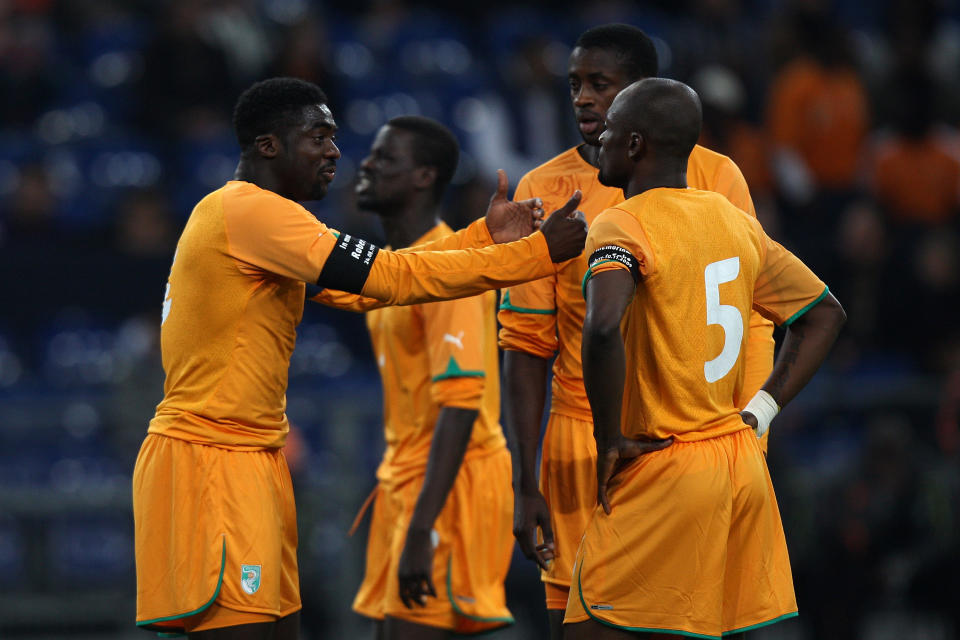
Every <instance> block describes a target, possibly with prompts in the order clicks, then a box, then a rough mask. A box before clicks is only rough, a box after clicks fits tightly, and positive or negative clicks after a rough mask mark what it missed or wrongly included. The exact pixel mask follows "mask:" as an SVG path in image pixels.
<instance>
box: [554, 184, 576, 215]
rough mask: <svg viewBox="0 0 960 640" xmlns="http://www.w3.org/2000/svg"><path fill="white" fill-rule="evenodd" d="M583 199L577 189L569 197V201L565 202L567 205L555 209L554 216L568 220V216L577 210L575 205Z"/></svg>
mask: <svg viewBox="0 0 960 640" xmlns="http://www.w3.org/2000/svg"><path fill="white" fill-rule="evenodd" d="M582 197H583V194H582V193H580V190H579V189H577V190H576V191H574V192H573V195H572V196H570V199H569V200H567V203H566V204H565V205H563V206H562V207H560V208H559V209H557V210H556V211H555V212H554V214H555V215H559V216H562V217H564V218H569V217H570V214H572V213H573V212H575V211H576V210H577V205H578V204H580V199H581V198H582Z"/></svg>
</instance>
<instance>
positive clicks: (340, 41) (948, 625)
mask: <svg viewBox="0 0 960 640" xmlns="http://www.w3.org/2000/svg"><path fill="white" fill-rule="evenodd" d="M612 21H623V22H629V23H632V24H635V25H637V26H640V27H641V28H643V29H645V30H646V31H647V32H648V33H649V34H650V35H651V36H652V37H654V39H655V41H656V45H657V47H658V49H659V53H660V73H661V74H662V75H665V76H668V77H673V78H677V79H680V80H683V81H685V82H687V83H689V84H691V85H692V86H693V87H694V88H695V89H696V90H697V91H698V92H699V93H700V96H701V98H702V100H703V103H704V114H705V123H704V130H703V143H704V144H706V145H707V146H709V147H711V148H713V149H715V150H717V151H720V152H722V153H725V154H728V155H730V156H732V157H733V159H734V160H735V161H736V162H737V163H738V165H739V166H740V167H741V169H742V170H743V173H744V174H745V176H746V179H747V182H748V184H749V186H750V188H751V191H752V194H753V198H754V200H755V202H756V207H757V212H758V215H759V217H760V219H761V221H762V222H763V224H764V225H765V227H766V229H767V230H768V232H769V233H770V234H771V235H772V236H773V237H775V238H777V239H778V240H780V241H781V242H782V243H783V244H785V245H786V246H787V247H788V248H790V249H792V250H793V251H794V252H795V253H797V254H798V255H799V256H800V257H801V258H803V259H804V260H805V261H806V262H807V263H808V264H809V265H810V266H811V267H812V268H813V269H814V270H815V271H816V272H817V273H818V274H820V275H821V277H822V278H823V279H824V280H825V281H826V282H827V283H828V284H829V285H830V288H831V290H832V291H833V292H834V293H835V294H836V295H837V297H838V298H839V299H840V300H841V302H842V303H843V304H844V305H845V307H846V310H847V313H848V314H849V318H850V319H849V322H848V324H847V326H846V329H845V331H844V334H843V335H842V336H841V338H840V341H839V342H838V344H837V346H836V348H835V349H834V351H833V354H832V356H831V359H830V361H829V363H828V365H827V366H826V367H825V369H824V370H823V371H822V372H821V373H820V374H819V375H818V376H817V377H816V378H815V379H814V380H813V382H812V383H811V385H810V386H809V388H808V389H807V391H805V392H804V393H803V394H802V395H801V396H800V398H799V399H798V400H797V401H796V403H795V404H794V405H793V406H791V407H790V408H789V409H788V410H787V411H785V412H784V413H783V414H782V416H781V417H780V418H779V419H778V420H777V424H776V427H775V428H774V430H773V437H772V439H771V446H770V457H769V463H770V467H771V472H772V474H773V477H774V483H775V486H776V488H777V492H778V497H779V501H780V507H781V512H782V514H783V519H784V524H785V528H786V532H787V539H788V542H789V545H790V551H791V556H792V559H793V569H794V576H795V580H796V587H797V594H798V599H799V603H800V608H801V616H800V618H799V619H797V620H795V621H791V622H788V623H784V624H780V625H775V626H774V627H771V628H768V629H766V630H764V631H761V632H757V633H756V634H754V637H756V638H783V639H796V640H801V639H803V640H806V639H818V640H819V639H832V638H846V639H869V640H885V639H888V638H890V639H893V638H897V639H904V638H917V639H923V640H928V639H929V640H939V639H946V638H957V637H960V584H958V583H960V578H958V576H960V560H958V555H960V552H958V547H960V542H958V540H960V323H958V320H957V318H958V311H960V309H958V306H960V264H958V262H960V250H958V245H960V235H958V228H960V224H958V212H960V138H958V134H957V127H958V126H960V107H958V105H960V6H958V1H957V0H940V1H937V0H874V1H872V2H871V1H866V0H838V1H836V2H829V1H827V0H656V1H651V2H646V3H626V2H607V1H604V0H594V1H591V2H589V3H570V2H552V3H550V6H549V7H546V6H538V5H535V4H533V3H530V4H524V3H519V2H500V1H497V0H491V1H487V2H483V3H476V6H474V7H473V8H470V7H461V8H460V9H456V10H454V9H451V8H449V7H448V6H447V4H446V3H443V2H439V1H437V2H433V3H429V2H424V3H416V2H404V1H402V0H380V1H377V0H374V1H369V0H359V1H357V2H352V3H346V2H331V3H319V2H310V1H307V0H169V1H164V2H161V1H150V0H0V95H2V99H0V300H2V301H3V302H2V311H0V637H2V638H61V637H68V636H69V637H73V638H146V637H149V636H148V635H146V634H145V632H142V631H138V630H136V629H135V628H134V627H133V619H134V607H133V599H134V592H135V581H134V574H133V527H132V518H131V510H130V509H131V508H130V476H131V471H132V467H133V462H134V459H135V456H136V453H137V449H138V447H139V444H140V442H141V440H142V439H143V436H144V434H145V430H146V425H147V422H148V421H149V419H150V418H151V417H152V414H153V410H154V407H155V406H156V404H157V403H158V402H159V401H160V399H161V396H162V384H163V372H162V369H161V366H160V358H159V351H158V330H159V322H160V306H161V301H162V298H163V290H164V285H165V281H166V276H167V272H168V270H169V265H170V259H171V256H172V253H173V247H174V245H175V243H176V240H177V237H178V235H179V232H180V229H181V228H182V226H183V224H184V222H185V220H186V218H187V216H188V215H189V213H190V210H191V208H192V207H193V205H194V203H195V202H196V201H197V200H198V199H199V198H201V197H202V196H203V195H205V194H206V193H207V192H209V191H210V190H213V189H215V188H217V187H219V186H221V185H222V183H223V182H224V181H225V180H227V179H229V178H230V177H231V176H232V173H233V170H234V167H235V165H236V159H237V153H238V148H237V145H236V142H235V141H234V139H233V135H232V131H231V125H230V115H231V110H232V105H233V103H234V101H235V99H236V98H237V96H238V95H239V93H240V92H241V91H242V90H243V89H244V88H246V87H247V86H248V85H249V84H250V83H251V82H253V81H255V80H257V79H261V78H263V77H267V76H272V75H293V76H299V77H302V78H305V79H308V80H311V81H314V82H316V83H317V84H319V85H320V86H321V87H323V88H324V90H325V91H326V92H327V93H328V95H329V96H330V101H331V107H332V109H333V112H334V114H335V116H336V117H337V119H338V121H339V123H340V126H341V131H340V134H339V142H338V143H339V144H340V146H341V149H342V151H343V159H342V160H341V162H340V165H339V171H338V176H337V179H336V182H335V183H334V185H333V188H332V189H331V192H330V195H329V196H328V197H327V199H326V200H324V201H323V202H318V203H308V204H309V206H310V208H311V210H313V211H314V212H316V213H317V215H318V216H320V217H321V218H322V219H323V220H325V221H326V222H327V223H328V224H331V225H332V226H334V227H338V228H341V229H344V230H348V231H353V232H357V233H360V234H363V235H365V236H367V237H370V238H371V239H380V240H382V234H381V231H380V229H379V227H378V224H377V223H376V222H375V220H374V219H373V218H372V217H371V216H367V215H362V214H358V213H356V212H355V208H354V205H353V202H352V196H351V192H352V189H351V187H352V184H353V174H354V169H355V167H356V166H357V164H358V162H359V161H360V160H361V159H362V158H363V156H364V155H365V151H366V149H367V147H368V145H369V143H370V141H371V139H372V136H373V134H374V132H375V131H376V129H377V128H378V127H379V126H380V125H381V124H382V123H383V122H384V121H385V120H386V119H388V118H390V117H392V116H395V115H400V114H407V113H419V114H422V115H426V116H430V117H433V118H437V119H438V120H440V121H441V122H444V123H445V124H447V125H448V126H450V127H451V128H452V129H453V130H454V132H455V133H456V134H457V136H458V137H459V139H460V141H461V144H462V146H463V150H464V152H463V155H462V159H461V163H460V167H459V169H458V171H457V175H456V178H455V184H454V185H453V188H452V189H451V191H450V194H449V197H448V201H447V203H446V204H447V207H446V211H447V215H448V219H449V221H450V222H451V223H452V224H453V225H455V226H462V225H464V224H466V223H467V222H469V221H470V220H471V219H472V218H474V217H476V216H477V215H479V214H480V213H481V212H482V211H483V210H484V208H485V203H486V200H487V198H488V197H489V195H490V193H491V192H492V183H493V180H492V178H493V176H494V171H495V170H496V168H498V167H503V168H505V169H506V170H507V172H508V175H509V176H510V178H511V182H512V184H516V181H517V180H518V179H519V178H520V176H521V175H522V174H523V173H524V172H525V171H527V170H529V169H531V168H533V167H534V166H536V165H538V164H540V163H541V162H543V161H545V160H547V159H549V158H550V157H552V156H553V155H555V154H556V153H558V152H560V151H562V150H563V149H566V148H568V147H569V146H571V145H573V144H575V143H577V142H578V141H579V139H578V134H577V132H576V128H575V125H574V122H573V116H572V109H571V107H570V100H569V95H568V93H567V89H566V62H567V56H568V54H569V51H570V46H571V44H572V43H573V42H574V40H575V39H576V37H577V35H578V34H579V33H580V32H581V31H583V30H584V29H586V28H587V27H590V26H593V25H596V24H600V23H604V22H612ZM331 397H336V398H338V399H339V400H340V401H339V402H338V403H336V404H334V405H332V406H331V405H330V404H329V403H321V402H320V400H321V398H331ZM288 413H289V416H290V418H291V420H292V422H293V423H294V424H295V426H296V430H295V431H294V433H293V434H292V436H291V441H290V444H289V446H288V449H287V453H288V457H289V459H290V463H291V467H292V468H293V472H294V475H295V484H296V490H297V500H298V508H299V523H300V563H301V564H300V567H301V582H302V591H303V600H304V615H303V621H304V638H305V639H306V640H310V639H315V638H340V637H346V636H348V635H349V636H350V637H368V634H369V633H370V626H369V625H368V624H367V623H366V622H364V621H363V620H362V619H360V618H359V617H358V616H355V615H354V614H352V613H351V612H350V610H349V604H350V601H351V599H352V597H353V594H354V592H355V590H356V588H357V586H358V585H359V582H360V578H361V576H362V563H363V548H364V544H365V540H364V537H365V533H364V531H365V528H361V533H360V534H358V535H357V536H354V537H353V538H348V537H347V530H348V528H349V525H350V522H351V520H352V518H353V516H354V514H355V512H356V510H357V508H358V507H359V506H360V504H361V503H362V502H363V499H364V497H365V496H366V495H367V493H368V492H369V491H370V490H371V489H372V487H373V485H374V475H373V473H374V469H375V466H376V464H377V462H378V461H379V457H380V454H381V451H382V447H383V444H382V434H381V428H380V388H379V380H378V377H377V372H376V368H375V366H374V365H373V362H372V358H371V356H370V348H369V344H368V339H367V336H366V331H365V329H364V327H363V323H362V318H361V317H359V316H354V315H351V314H347V313H342V312H335V311H332V310H328V309H324V308H320V307H318V306H317V305H309V306H308V308H307V311H306V313H305V316H304V322H303V324H302V326H301V327H300V334H299V340H298V344H297V348H296V352H295V353H294V356H293V361H292V362H291V366H290V392H289V410H288ZM508 593H509V602H510V603H511V606H512V608H513V610H514V613H515V616H516V618H517V625H516V626H515V627H514V628H513V629H510V630H507V631H504V632H501V633H500V634H498V635H497V636H496V637H500V638H504V639H505V640H506V639H508V638H509V639H513V638H537V637H545V635H544V634H545V619H544V615H543V612H542V606H543V604H542V603H543V592H542V589H541V587H540V584H539V581H538V579H537V575H536V571H535V570H534V569H533V566H532V565H531V564H530V563H529V562H528V561H526V560H525V559H523V558H522V557H521V556H520V555H519V554H517V555H515V558H514V563H513V567H512V570H511V574H510V580H509V583H508Z"/></svg>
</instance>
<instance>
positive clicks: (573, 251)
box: [488, 190, 587, 262]
mask: <svg viewBox="0 0 960 640" xmlns="http://www.w3.org/2000/svg"><path fill="white" fill-rule="evenodd" d="M580 198H581V194H580V191H579V190H577V191H574V192H573V195H572V196H570V199H569V200H567V203H566V204H565V205H563V206H562V207H560V208H559V209H557V210H556V211H554V212H553V213H551V214H550V216H549V217H548V218H547V220H546V222H544V223H543V226H541V227H540V231H542V232H543V235H544V237H545V238H546V239H547V246H548V247H549V248H550V259H551V260H553V261H554V262H563V261H564V260H570V259H571V258H576V257H577V256H578V255H580V254H581V253H582V252H583V245H584V244H585V243H586V241H587V220H586V218H585V217H584V215H583V212H582V211H577V205H578V204H580ZM488 226H489V224H488Z"/></svg>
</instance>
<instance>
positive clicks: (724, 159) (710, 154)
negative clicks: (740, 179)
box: [687, 144, 740, 175]
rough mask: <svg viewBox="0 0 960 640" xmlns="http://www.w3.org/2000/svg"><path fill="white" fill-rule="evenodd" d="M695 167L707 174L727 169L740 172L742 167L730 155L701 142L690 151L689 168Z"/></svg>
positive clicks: (689, 169)
mask: <svg viewBox="0 0 960 640" xmlns="http://www.w3.org/2000/svg"><path fill="white" fill-rule="evenodd" d="M694 169H696V170H698V171H700V172H702V173H704V174H707V175H715V174H717V173H720V172H721V171H723V170H725V169H727V170H733V171H736V172H737V173H740V169H739V168H738V167H737V164H736V163H735V162H734V161H733V159H732V158H730V156H725V155H723V154H722V153H717V152H716V151H714V150H712V149H707V148H706V147H702V146H700V145H699V144H698V145H695V146H694V147H693V151H691V152H690V159H689V160H688V161H687V170H688V171H691V170H694Z"/></svg>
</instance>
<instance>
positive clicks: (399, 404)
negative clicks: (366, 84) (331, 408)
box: [353, 116, 513, 640]
mask: <svg viewBox="0 0 960 640" xmlns="http://www.w3.org/2000/svg"><path fill="white" fill-rule="evenodd" d="M459 153H460V151H459V145H458V144H457V140H456V138H455V137H454V136H453V134H452V133H451V132H450V131H449V130H448V129H447V128H446V127H444V126H443V125H441V124H439V123H437V122H435V121H433V120H430V119H427V118H421V117H416V116H404V117H399V118H394V119H392V120H390V121H389V122H388V123H387V124H386V125H384V126H383V127H382V128H381V129H380V131H379V132H378V133H377V136H376V139H375V140H374V142H373V145H372V147H371V149H370V153H369V155H368V156H367V157H366V158H365V159H364V161H363V162H362V163H361V165H360V171H359V174H358V177H359V180H358V182H357V186H356V195H357V205H358V206H359V207H360V208H361V209H365V210H368V211H373V212H375V213H377V214H378V215H379V216H380V219H381V221H382V222H383V227H384V230H385V231H386V236H387V242H388V244H389V245H390V247H392V248H401V247H407V246H414V245H420V244H424V243H427V242H431V241H433V240H436V239H439V238H443V237H446V236H450V235H452V234H453V232H452V231H451V230H450V227H448V226H447V225H446V224H445V223H443V222H442V221H441V220H440V217H439V207H440V202H441V200H442V198H443V194H444V191H445V190H446V187H447V185H448V184H449V182H450V179H451V178H452V177H453V173H454V171H455V169H456V166H457V159H458V156H459ZM495 309H496V294H495V293H493V292H492V291H488V292H486V293H484V294H482V295H479V296H474V297H471V298H461V299H459V300H451V301H449V302H435V303H431V304H420V305H412V306H403V307H386V308H382V309H376V310H373V311H368V312H367V314H366V322H367V327H368V328H369V330H370V336H371V339H372V341H373V350H374V355H375V357H376V358H377V364H378V365H379V367H380V375H381V378H382V381H383V393H384V403H383V404H384V430H385V435H386V440H387V449H386V452H385V453H384V457H383V462H382V463H381V464H380V467H379V469H378V470H377V478H378V481H379V484H378V487H377V490H376V498H375V501H374V503H373V519H372V521H371V524H370V536H369V542H368V546H367V563H366V564H367V566H366V575H365V576H364V579H363V584H362V585H361V586H360V590H359V592H358V593H357V596H356V599H355V600H354V603H353V608H354V610H355V611H357V612H358V613H360V614H362V615H364V616H367V617H370V618H373V619H374V620H377V621H378V622H377V627H378V631H377V637H378V638H387V639H388V640H405V639H409V640H430V639H431V638H436V639H441V638H447V637H449V636H450V634H451V633H452V632H456V633H472V632H479V631H488V630H491V629H495V628H497V627H500V626H503V625H505V624H509V623H511V622H513V618H512V617H511V615H510V611H509V609H507V606H506V596H505V593H504V588H503V581H504V579H505V578H506V575H507V570H508V568H509V566H510V556H511V553H512V551H513V535H512V534H511V524H512V513H513V497H512V495H513V494H512V491H511V488H510V454H509V452H508V451H507V448H506V441H505V440H504V437H503V433H502V431H501V429H500V424H499V417H500V384H499V372H498V352H497V337H496V334H497V329H496V311H495ZM427 596H431V597H429V598H428V597H427Z"/></svg>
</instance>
